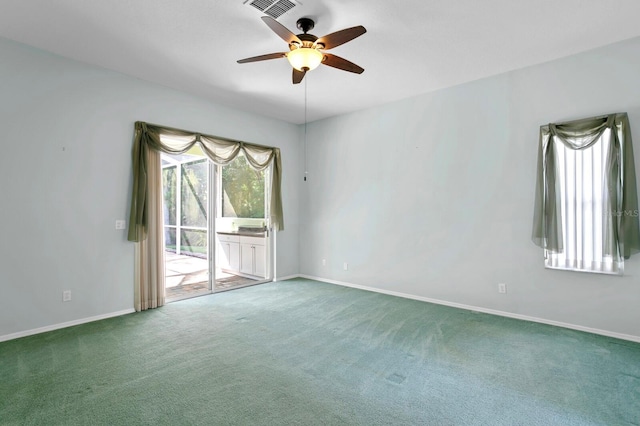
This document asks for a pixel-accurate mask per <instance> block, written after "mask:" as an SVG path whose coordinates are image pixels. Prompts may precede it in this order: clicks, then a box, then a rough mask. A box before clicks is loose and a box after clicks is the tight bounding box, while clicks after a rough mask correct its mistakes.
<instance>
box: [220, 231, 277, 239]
mask: <svg viewBox="0 0 640 426" xmlns="http://www.w3.org/2000/svg"><path fill="white" fill-rule="evenodd" d="M216 234H224V235H239V236H242V237H258V238H264V237H265V234H266V232H265V231H262V232H252V231H216Z"/></svg>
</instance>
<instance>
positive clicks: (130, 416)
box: [0, 279, 640, 426]
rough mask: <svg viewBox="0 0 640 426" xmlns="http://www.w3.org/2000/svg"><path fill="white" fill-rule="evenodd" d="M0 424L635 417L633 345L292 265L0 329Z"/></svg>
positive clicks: (637, 362) (565, 421) (538, 421)
mask: <svg viewBox="0 0 640 426" xmlns="http://www.w3.org/2000/svg"><path fill="white" fill-rule="evenodd" d="M0 424H2V425H136V424H149V425H392V424H393V425H396V424H397V425H438V426H441V425H639V424H640V344H636V343H632V342H626V341H622V340H616V339H612V338H607V337H602V336H596V335H591V334H588V333H582V332H577V331H572V330H566V329H561V328H555V327H551V326H546V325H542V324H535V323H529V322H525V321H517V320H512V319H507V318H501V317H495V316H491V315H485V314H478V313H473V312H469V311H464V310H459V309H454V308H448V307H444V306H439V305H433V304H429V303H424V302H418V301H413V300H407V299H401V298H397V297H392V296H386V295H382V294H377V293H371V292H366V291H361V290H355V289H350V288H343V287H339V286H334V285H330V284H323V283H318V282H314V281H309V280H303V279H296V280H289V281H284V282H278V283H269V284H264V285H259V286H254V287H247V288H243V289H240V290H235V291H231V292H225V293H220V294H215V295H209V296H204V297H200V298H196V299H191V300H186V301H182V302H176V303H173V304H169V305H167V306H164V307H163V308H160V309H157V310H153V311H147V312H143V313H137V314H131V315H126V316H122V317H117V318H112V319H108V320H103V321H98V322H94V323H89V324H84V325H80V326H76V327H71V328H67V329H62V330H57V331H53V332H49V333H44V334H40V335H36V336H30V337H25V338H21V339H16V340H13V341H8V342H4V343H0Z"/></svg>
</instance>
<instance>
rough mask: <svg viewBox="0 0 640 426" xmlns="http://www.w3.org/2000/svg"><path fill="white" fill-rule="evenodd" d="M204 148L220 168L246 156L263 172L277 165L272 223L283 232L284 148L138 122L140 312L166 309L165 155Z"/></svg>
mask: <svg viewBox="0 0 640 426" xmlns="http://www.w3.org/2000/svg"><path fill="white" fill-rule="evenodd" d="M196 143H197V144H199V145H200V147H201V148H202V151H203V152H204V153H205V155H206V156H207V157H208V158H209V159H210V160H211V161H213V162H214V163H215V164H218V165H221V166H223V165H226V164H229V163H230V162H231V161H233V159H235V158H236V157H237V156H238V154H240V153H241V152H243V153H244V154H245V157H246V158H247V162H248V163H249V164H250V166H251V167H253V168H254V169H256V170H258V171H261V170H264V169H266V168H267V167H269V165H270V164H272V163H273V167H272V173H271V194H270V216H269V219H270V223H271V225H272V226H273V227H274V228H275V229H276V230H278V231H281V230H283V229H284V221H283V217H282V196H281V181H282V178H281V176H282V162H281V159H280V149H278V148H271V147H265V146H261V145H255V144H250V143H246V142H240V141H234V140H229V139H224V138H219V137H215V136H208V135H203V134H200V133H193V132H187V131H184V130H179V129H172V128H168V127H162V126H157V125H154V124H148V123H144V122H141V121H138V122H136V123H135V132H134V140H133V190H132V193H131V212H130V215H129V234H128V239H129V241H132V242H135V243H136V248H135V278H134V297H135V299H134V304H135V309H136V310H137V311H141V310H146V309H151V308H157V307H160V306H162V305H164V287H165V283H164V247H163V220H162V166H161V159H160V153H161V152H165V153H168V154H183V153H185V152H187V151H189V149H191V148H192V147H193V146H194V145H195V144H196Z"/></svg>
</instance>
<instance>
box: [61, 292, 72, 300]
mask: <svg viewBox="0 0 640 426" xmlns="http://www.w3.org/2000/svg"><path fill="white" fill-rule="evenodd" d="M62 301H63V302H70V301H71V290H65V291H63V292H62Z"/></svg>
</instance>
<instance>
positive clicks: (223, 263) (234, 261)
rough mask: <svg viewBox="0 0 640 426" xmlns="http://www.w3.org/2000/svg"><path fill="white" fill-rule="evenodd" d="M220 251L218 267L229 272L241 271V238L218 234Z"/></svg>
mask: <svg viewBox="0 0 640 426" xmlns="http://www.w3.org/2000/svg"><path fill="white" fill-rule="evenodd" d="M218 242H219V243H220V251H219V252H218V253H219V256H218V265H219V266H220V268H221V269H225V270H229V271H238V270H240V237H239V236H237V235H225V234H218Z"/></svg>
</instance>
